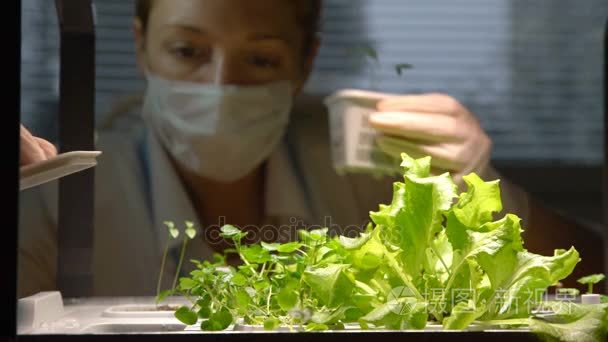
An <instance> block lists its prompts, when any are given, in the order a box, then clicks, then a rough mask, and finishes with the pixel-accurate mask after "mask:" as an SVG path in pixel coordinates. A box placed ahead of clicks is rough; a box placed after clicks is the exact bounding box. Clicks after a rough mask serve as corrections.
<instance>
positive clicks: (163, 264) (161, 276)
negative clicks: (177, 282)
mask: <svg viewBox="0 0 608 342" xmlns="http://www.w3.org/2000/svg"><path fill="white" fill-rule="evenodd" d="M168 252H169V242H168V241H167V244H166V245H165V252H164V253H163V259H162V261H161V263H160V273H159V275H158V285H156V296H157V297H158V295H159V294H160V286H161V282H162V280H163V273H164V270H165V262H166V261H167V253H168Z"/></svg>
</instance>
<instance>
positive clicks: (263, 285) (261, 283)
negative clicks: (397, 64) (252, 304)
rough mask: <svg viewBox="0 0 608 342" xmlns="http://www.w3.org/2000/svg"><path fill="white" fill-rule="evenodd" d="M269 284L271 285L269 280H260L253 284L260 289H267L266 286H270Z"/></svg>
mask: <svg viewBox="0 0 608 342" xmlns="http://www.w3.org/2000/svg"><path fill="white" fill-rule="evenodd" d="M268 286H270V283H269V282H268V281H267V280H260V281H258V282H256V283H255V284H253V288H254V289H256V290H258V291H260V290H263V289H266V288H268Z"/></svg>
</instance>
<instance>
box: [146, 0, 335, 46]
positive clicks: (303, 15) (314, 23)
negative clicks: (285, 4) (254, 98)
mask: <svg viewBox="0 0 608 342" xmlns="http://www.w3.org/2000/svg"><path fill="white" fill-rule="evenodd" d="M152 1H153V0H136V1H135V16H136V17H138V18H139V19H140V20H141V22H142V26H143V30H144V32H145V31H146V28H147V26H148V19H149V17H150V11H151V9H152ZM292 1H297V2H298V6H299V8H298V14H299V16H298V20H299V21H300V25H302V27H303V28H304V29H305V36H304V53H305V55H306V56H308V55H309V54H310V53H312V49H313V47H314V44H315V41H316V40H317V37H318V33H319V31H320V30H321V12H322V7H323V0H292Z"/></svg>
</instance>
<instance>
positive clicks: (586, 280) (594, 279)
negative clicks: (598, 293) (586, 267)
mask: <svg viewBox="0 0 608 342" xmlns="http://www.w3.org/2000/svg"><path fill="white" fill-rule="evenodd" d="M604 278H606V276H605V275H604V274H592V275H588V276H586V277H582V278H580V279H579V280H577V281H578V282H579V283H580V284H583V285H587V293H588V294H593V285H595V284H597V283H599V282H600V281H602V280H604Z"/></svg>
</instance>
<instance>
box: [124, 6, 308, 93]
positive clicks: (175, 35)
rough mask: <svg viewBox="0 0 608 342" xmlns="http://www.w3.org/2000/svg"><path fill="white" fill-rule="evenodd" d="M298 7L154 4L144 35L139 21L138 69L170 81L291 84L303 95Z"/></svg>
mask: <svg viewBox="0 0 608 342" xmlns="http://www.w3.org/2000/svg"><path fill="white" fill-rule="evenodd" d="M295 3H296V2H295V1H285V0H254V1H250V0H155V1H154V2H153V6H152V10H151V13H150V16H149V19H148V27H147V30H146V31H145V32H144V30H143V28H142V25H141V22H140V21H139V20H138V19H136V20H135V27H134V29H135V38H136V43H137V57H138V64H139V67H140V69H142V70H145V69H147V70H149V71H150V72H152V73H153V74H156V75H158V76H160V77H164V78H167V79H170V80H180V81H190V82H199V83H218V84H236V85H256V84H263V83H269V82H274V81H284V80H291V81H293V82H294V84H295V86H296V87H297V90H298V91H299V90H300V89H301V87H302V86H303V84H304V82H305V80H306V78H307V76H308V73H309V72H310V69H311V65H312V59H313V57H314V56H309V57H307V56H305V55H304V53H303V47H304V31H303V30H304V29H305V28H303V27H301V25H300V24H299V21H298V20H297V10H298V9H297V6H296V4H295Z"/></svg>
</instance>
